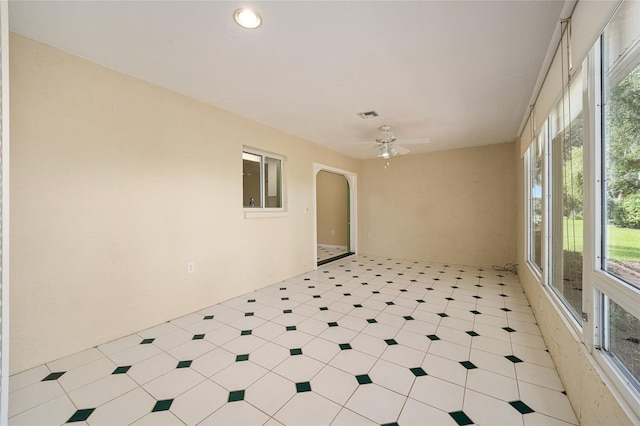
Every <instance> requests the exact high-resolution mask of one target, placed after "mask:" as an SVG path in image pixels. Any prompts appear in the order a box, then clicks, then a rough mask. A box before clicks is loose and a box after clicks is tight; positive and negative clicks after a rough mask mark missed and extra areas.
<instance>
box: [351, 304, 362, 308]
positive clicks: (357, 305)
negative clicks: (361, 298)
mask: <svg viewBox="0 0 640 426" xmlns="http://www.w3.org/2000/svg"><path fill="white" fill-rule="evenodd" d="M353 307H354V308H362V305H361V304H359V303H358V304H356V305H353Z"/></svg>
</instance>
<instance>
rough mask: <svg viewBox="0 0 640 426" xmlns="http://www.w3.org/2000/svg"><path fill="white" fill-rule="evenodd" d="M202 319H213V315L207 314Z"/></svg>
mask: <svg viewBox="0 0 640 426" xmlns="http://www.w3.org/2000/svg"><path fill="white" fill-rule="evenodd" d="M202 319H205V320H211V319H213V315H207V316H205V317H204V318H202Z"/></svg>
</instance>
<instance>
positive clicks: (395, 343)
mask: <svg viewBox="0 0 640 426" xmlns="http://www.w3.org/2000/svg"><path fill="white" fill-rule="evenodd" d="M384 342H385V343H386V344H387V345H389V346H393V345H397V344H398V342H396V340H395V339H384Z"/></svg>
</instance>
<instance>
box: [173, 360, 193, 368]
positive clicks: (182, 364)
mask: <svg viewBox="0 0 640 426" xmlns="http://www.w3.org/2000/svg"><path fill="white" fill-rule="evenodd" d="M191 362H192V361H191V360H187V361H180V362H179V363H178V366H177V367H176V368H188V367H190V366H191Z"/></svg>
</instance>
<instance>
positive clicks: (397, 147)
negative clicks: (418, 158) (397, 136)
mask: <svg viewBox="0 0 640 426" xmlns="http://www.w3.org/2000/svg"><path fill="white" fill-rule="evenodd" d="M393 147H394V148H395V150H396V151H398V154H400V155H404V154H408V153H409V152H410V151H409V150H408V149H407V148H405V147H404V146H402V145H398V144H397V143H396V144H394V145H393Z"/></svg>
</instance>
